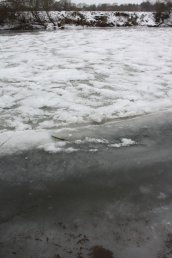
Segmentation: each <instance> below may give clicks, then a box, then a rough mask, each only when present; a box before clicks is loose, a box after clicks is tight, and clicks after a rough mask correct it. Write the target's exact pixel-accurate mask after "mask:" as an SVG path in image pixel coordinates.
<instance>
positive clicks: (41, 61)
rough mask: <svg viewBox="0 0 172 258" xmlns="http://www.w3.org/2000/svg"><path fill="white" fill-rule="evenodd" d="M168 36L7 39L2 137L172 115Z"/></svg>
mask: <svg viewBox="0 0 172 258" xmlns="http://www.w3.org/2000/svg"><path fill="white" fill-rule="evenodd" d="M171 38H172V30H171V29H170V28H168V29H167V28H166V29H163V28H162V29H158V28H156V29H155V28H153V29H152V28H144V29H143V28H136V29H131V28H129V29H124V28H120V29H114V28H113V29H67V30H64V31H55V32H38V33H23V34H14V33H13V34H4V35H3V34H2V35H1V38H0V44H1V49H0V56H1V57H0V60H1V61H0V130H1V132H2V131H3V132H4V131H8V130H17V131H18V130H27V129H33V130H35V129H36V130H40V129H57V128H61V127H64V126H68V127H73V126H77V125H79V124H94V123H104V122H106V121H110V120H113V119H116V118H121V117H130V116H135V115H141V114H145V113H151V112H156V111H161V110H164V109H167V108H171V107H172V101H171V100H172V56H171V54H170V53H171Z"/></svg>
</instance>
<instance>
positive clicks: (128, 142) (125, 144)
mask: <svg viewBox="0 0 172 258" xmlns="http://www.w3.org/2000/svg"><path fill="white" fill-rule="evenodd" d="M136 144H137V143H136V142H135V141H133V140H131V139H128V138H122V139H121V142H120V143H114V144H109V145H108V146H109V147H112V148H121V147H129V146H132V145H136Z"/></svg>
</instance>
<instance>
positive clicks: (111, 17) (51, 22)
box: [0, 11, 172, 30]
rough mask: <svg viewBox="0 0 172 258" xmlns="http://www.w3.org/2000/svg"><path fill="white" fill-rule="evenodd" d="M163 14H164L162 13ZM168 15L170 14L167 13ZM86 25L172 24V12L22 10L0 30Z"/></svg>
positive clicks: (2, 25) (155, 25)
mask: <svg viewBox="0 0 172 258" xmlns="http://www.w3.org/2000/svg"><path fill="white" fill-rule="evenodd" d="M162 16H163V15H162ZM167 16H168V15H167ZM71 25H74V26H82V27H83V26H84V27H128V26H151V27H157V26H167V27H168V26H172V14H171V15H170V16H169V17H166V16H165V18H164V17H159V18H158V19H157V16H156V14H155V13H151V12H98V11H94V12H81V11H80V12H79V11H78V12H76V11H70V12H69V11H62V12H49V13H48V15H47V13H46V12H37V13H36V15H34V14H33V13H31V12H21V13H19V14H17V15H16V19H15V20H13V21H11V22H9V21H5V22H4V23H3V24H1V25H0V30H34V29H45V28H46V29H48V30H49V29H54V28H65V27H66V26H71Z"/></svg>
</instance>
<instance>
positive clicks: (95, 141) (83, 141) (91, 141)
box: [75, 137, 109, 144]
mask: <svg viewBox="0 0 172 258" xmlns="http://www.w3.org/2000/svg"><path fill="white" fill-rule="evenodd" d="M108 142H109V141H108V140H106V139H98V138H91V137H85V138H84V139H79V140H76V141H75V143H76V144H83V143H101V144H107V143H108Z"/></svg>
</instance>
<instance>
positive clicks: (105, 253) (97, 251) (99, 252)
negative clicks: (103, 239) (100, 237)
mask: <svg viewBox="0 0 172 258" xmlns="http://www.w3.org/2000/svg"><path fill="white" fill-rule="evenodd" d="M89 256H90V257H91V258H114V256H113V253H112V252H111V251H110V250H108V249H105V248H104V247H102V246H93V247H92V248H91V249H90V254H89Z"/></svg>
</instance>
